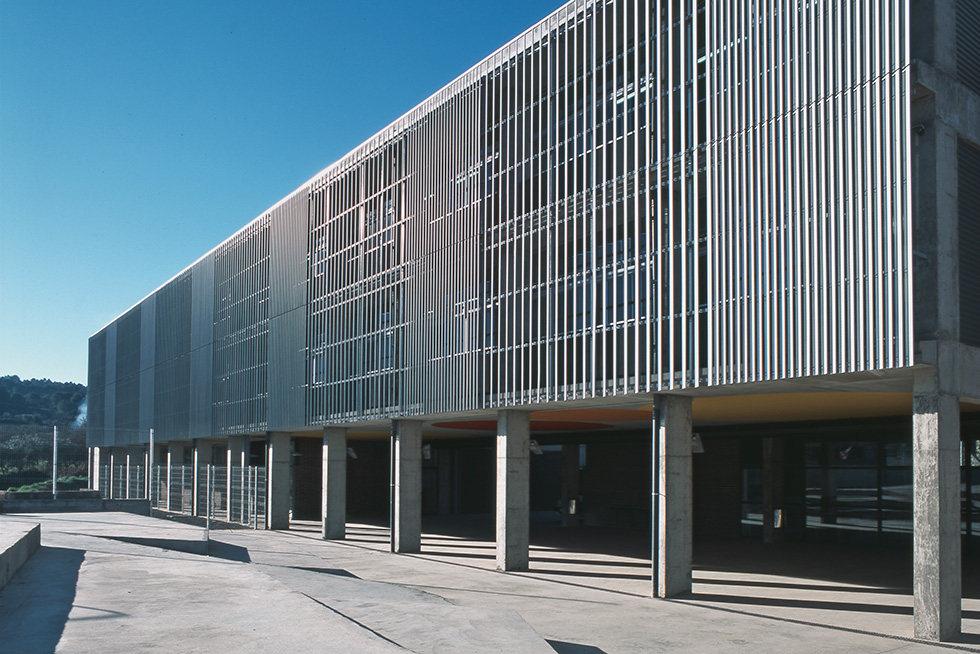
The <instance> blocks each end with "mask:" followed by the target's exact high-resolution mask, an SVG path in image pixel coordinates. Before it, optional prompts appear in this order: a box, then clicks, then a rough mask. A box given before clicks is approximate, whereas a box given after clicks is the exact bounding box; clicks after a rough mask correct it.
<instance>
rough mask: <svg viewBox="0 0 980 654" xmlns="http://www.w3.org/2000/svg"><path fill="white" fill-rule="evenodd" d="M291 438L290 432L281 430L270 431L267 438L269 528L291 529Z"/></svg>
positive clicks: (267, 520)
mask: <svg viewBox="0 0 980 654" xmlns="http://www.w3.org/2000/svg"><path fill="white" fill-rule="evenodd" d="M289 440H290V438H289V434H284V433H281V432H270V433H269V436H268V439H267V440H266V444H267V448H268V449H267V453H268V454H267V459H266V461H267V463H266V465H267V467H266V476H267V477H268V491H267V493H266V511H267V515H266V525H267V526H268V528H269V529H289V482H290V479H289V474H290V469H289V467H290V466H289V463H290V461H289Z"/></svg>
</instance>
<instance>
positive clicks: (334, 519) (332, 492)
mask: <svg viewBox="0 0 980 654" xmlns="http://www.w3.org/2000/svg"><path fill="white" fill-rule="evenodd" d="M322 488H323V499H322V502H321V505H320V506H321V508H322V510H323V538H325V539H341V538H344V537H345V536H346V535H347V430H346V429H343V428H341V427H327V428H326V429H324V430H323V485H322Z"/></svg>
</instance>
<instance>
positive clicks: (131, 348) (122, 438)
mask: <svg viewBox="0 0 980 654" xmlns="http://www.w3.org/2000/svg"><path fill="white" fill-rule="evenodd" d="M141 316H142V313H141V311H140V305H136V306H135V307H133V308H132V309H130V310H129V311H128V312H127V313H126V314H124V315H123V316H122V318H120V319H119V321H118V322H117V323H116V324H117V329H116V374H115V379H116V384H115V386H116V388H115V442H116V443H117V444H124V443H135V442H137V436H138V433H139V417H140V337H141V320H140V318H141Z"/></svg>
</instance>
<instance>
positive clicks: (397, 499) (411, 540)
mask: <svg viewBox="0 0 980 654" xmlns="http://www.w3.org/2000/svg"><path fill="white" fill-rule="evenodd" d="M391 438H392V441H393V445H394V447H393V448H392V450H393V455H394V489H393V490H394V493H393V495H394V497H393V498H392V503H393V507H392V508H393V511H392V513H393V516H392V522H393V523H394V524H393V525H392V530H391V539H392V540H391V542H392V550H393V551H395V552H399V553H403V554H405V553H411V552H419V551H421V550H422V422H421V421H419V420H395V421H392V423H391Z"/></svg>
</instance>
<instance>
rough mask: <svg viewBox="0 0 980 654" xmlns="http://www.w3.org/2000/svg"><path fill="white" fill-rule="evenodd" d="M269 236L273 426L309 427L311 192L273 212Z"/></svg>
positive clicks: (270, 385) (288, 201) (271, 421)
mask: <svg viewBox="0 0 980 654" xmlns="http://www.w3.org/2000/svg"><path fill="white" fill-rule="evenodd" d="M270 234H271V239H272V247H271V251H270V253H269V269H270V288H269V307H270V309H269V312H270V317H269V400H268V411H269V414H268V428H269V429H270V430H280V429H287V428H290V427H295V426H297V425H303V424H306V358H307V356H306V349H307V340H306V322H307V310H306V309H307V299H308V298H307V286H306V279H307V273H308V267H309V264H308V257H307V252H308V250H307V248H308V247H309V242H308V241H309V235H310V198H309V195H308V193H305V192H304V193H297V194H295V195H293V196H292V197H290V198H289V199H288V200H286V202H283V203H282V204H280V205H279V206H277V207H276V208H275V209H273V210H272V215H271V219H270Z"/></svg>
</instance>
